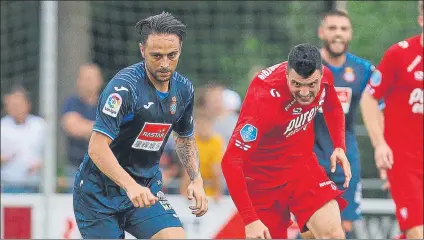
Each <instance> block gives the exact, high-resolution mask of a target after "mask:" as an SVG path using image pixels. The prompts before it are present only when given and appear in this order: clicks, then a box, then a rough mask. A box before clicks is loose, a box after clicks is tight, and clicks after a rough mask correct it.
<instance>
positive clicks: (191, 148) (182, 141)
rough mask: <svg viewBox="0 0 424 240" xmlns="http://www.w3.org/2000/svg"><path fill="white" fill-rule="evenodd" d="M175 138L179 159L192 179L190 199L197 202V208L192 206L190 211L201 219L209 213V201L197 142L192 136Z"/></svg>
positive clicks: (189, 191)
mask: <svg viewBox="0 0 424 240" xmlns="http://www.w3.org/2000/svg"><path fill="white" fill-rule="evenodd" d="M174 138H175V149H176V152H177V155H178V158H179V159H180V161H181V163H182V164H183V166H184V168H185V170H186V172H187V175H188V176H189V178H190V184H189V185H188V188H187V194H188V199H190V200H191V199H193V198H194V199H195V200H196V206H190V209H191V210H192V213H193V214H195V215H196V216H197V217H200V216H202V215H203V214H205V213H206V211H208V201H207V199H206V193H205V190H204V189H203V179H202V176H201V174H200V166H199V165H200V163H199V152H198V150H197V145H196V140H195V139H194V137H192V136H190V137H180V136H179V135H178V134H175V135H174Z"/></svg>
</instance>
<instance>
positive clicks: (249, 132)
mask: <svg viewBox="0 0 424 240" xmlns="http://www.w3.org/2000/svg"><path fill="white" fill-rule="evenodd" d="M240 135H241V138H242V139H243V141H245V142H253V141H255V140H256V138H257V137H258V129H257V128H256V127H255V126H253V125H251V124H246V125H244V127H243V128H242V129H241V130H240Z"/></svg>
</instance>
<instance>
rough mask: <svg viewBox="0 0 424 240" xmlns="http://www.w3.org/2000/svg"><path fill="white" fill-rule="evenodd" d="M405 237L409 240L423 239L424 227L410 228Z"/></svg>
mask: <svg viewBox="0 0 424 240" xmlns="http://www.w3.org/2000/svg"><path fill="white" fill-rule="evenodd" d="M405 235H406V238H407V239H423V237H424V236H423V235H424V227H423V225H421V226H416V227H413V228H410V229H408V230H407V231H406V234H405Z"/></svg>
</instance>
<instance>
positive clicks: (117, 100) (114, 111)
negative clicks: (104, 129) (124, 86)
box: [102, 93, 122, 117]
mask: <svg viewBox="0 0 424 240" xmlns="http://www.w3.org/2000/svg"><path fill="white" fill-rule="evenodd" d="M121 105H122V97H121V95H119V94H118V93H112V94H110V95H109V97H108V98H107V100H106V103H105V105H104V106H103V110H102V111H103V113H105V114H107V115H109V116H111V117H116V116H118V112H119V109H120V108H121Z"/></svg>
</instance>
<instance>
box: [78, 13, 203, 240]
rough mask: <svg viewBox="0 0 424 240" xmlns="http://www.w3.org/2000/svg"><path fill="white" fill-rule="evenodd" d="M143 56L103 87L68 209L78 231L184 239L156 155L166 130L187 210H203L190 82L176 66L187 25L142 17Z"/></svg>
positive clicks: (159, 17) (89, 234)
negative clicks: (183, 176) (185, 180)
mask: <svg viewBox="0 0 424 240" xmlns="http://www.w3.org/2000/svg"><path fill="white" fill-rule="evenodd" d="M136 28H137V30H138V31H139V33H140V37H141V39H140V43H139V47H140V51H141V55H142V56H143V58H144V61H142V62H139V63H136V64H134V65H132V66H129V67H127V68H124V69H122V70H121V71H120V72H118V73H117V74H116V75H115V76H114V77H113V79H112V80H111V81H110V82H109V84H108V85H107V86H106V88H105V89H104V91H103V93H102V94H101V96H100V100H99V104H98V107H97V115H96V121H95V124H94V127H93V133H92V136H91V139H90V143H89V147H88V153H87V154H86V155H85V157H84V161H83V163H82V164H81V166H80V167H79V169H78V171H77V173H76V179H75V183H74V193H73V205H74V213H75V218H76V221H77V225H78V228H79V231H80V233H81V235H82V237H83V238H103V239H112V238H124V237H125V232H124V231H127V232H129V233H130V234H132V235H133V236H134V237H136V238H156V239H170V238H171V239H176V238H184V237H185V233H184V230H183V228H182V224H181V222H180V220H179V218H178V216H177V215H176V213H175V211H174V210H173V208H172V206H171V205H170V203H169V202H168V201H167V199H166V197H165V196H164V194H163V192H161V189H162V181H161V179H162V174H161V172H160V170H159V159H160V156H161V154H162V151H163V148H164V146H165V143H166V142H167V140H168V138H169V136H170V134H171V131H174V132H175V135H174V138H175V142H176V143H175V144H176V152H177V154H178V157H179V159H180V160H181V162H182V165H183V166H184V168H185V170H186V171H187V174H188V175H189V177H190V184H189V186H188V198H189V199H195V202H196V204H195V206H190V209H191V210H192V213H193V214H194V215H196V216H197V217H200V216H202V215H203V214H205V213H206V211H207V209H208V202H207V199H206V195H205V191H204V189H203V180H202V177H201V175H200V172H199V156H198V152H197V146H196V142H195V140H194V137H193V118H192V111H193V101H194V89H193V86H192V84H191V82H190V81H189V80H188V79H187V78H185V77H183V76H181V75H180V74H178V73H177V72H175V69H176V67H177V64H178V59H179V57H180V54H181V47H182V40H183V38H184V36H185V31H186V27H185V25H184V24H182V23H181V22H180V21H179V20H177V19H176V18H174V17H173V16H172V15H171V14H169V13H166V12H163V13H161V14H159V15H155V16H151V17H149V18H146V19H144V20H141V21H140V22H138V23H137V25H136Z"/></svg>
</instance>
